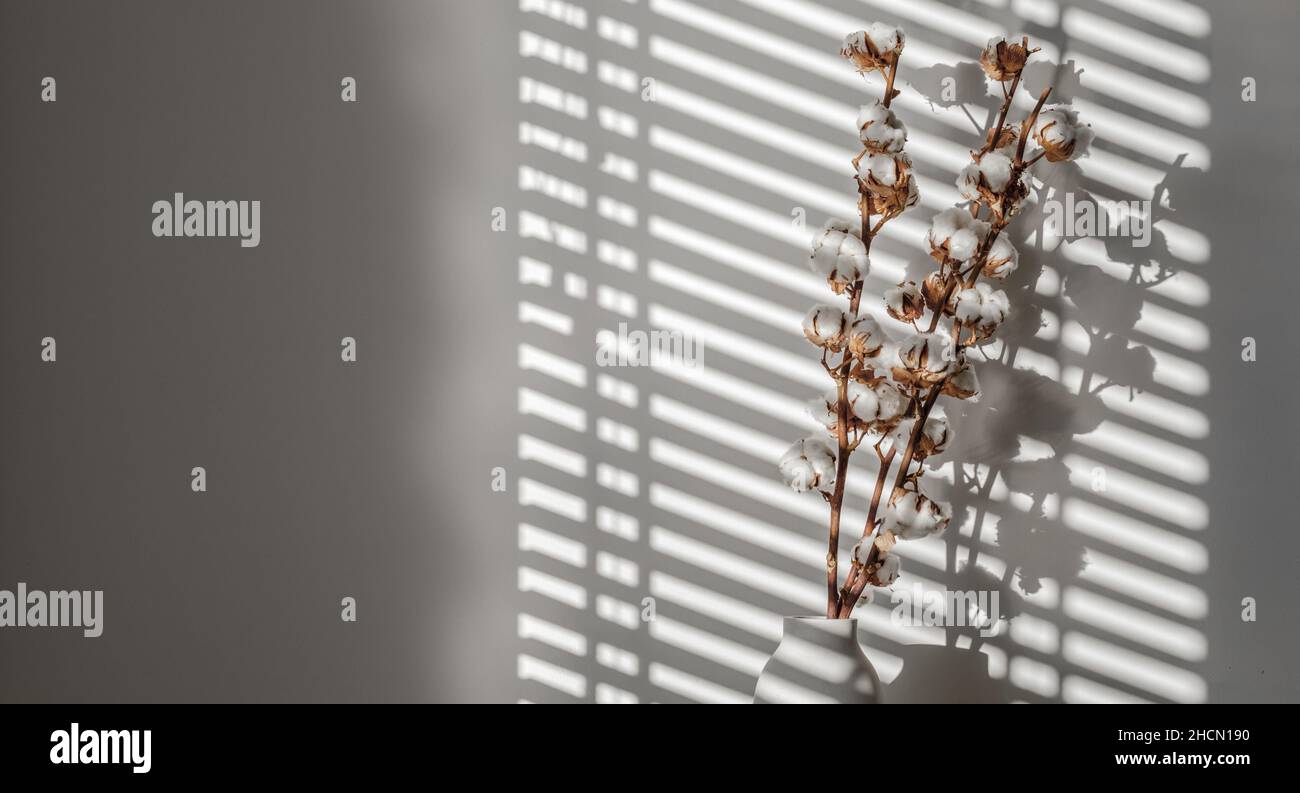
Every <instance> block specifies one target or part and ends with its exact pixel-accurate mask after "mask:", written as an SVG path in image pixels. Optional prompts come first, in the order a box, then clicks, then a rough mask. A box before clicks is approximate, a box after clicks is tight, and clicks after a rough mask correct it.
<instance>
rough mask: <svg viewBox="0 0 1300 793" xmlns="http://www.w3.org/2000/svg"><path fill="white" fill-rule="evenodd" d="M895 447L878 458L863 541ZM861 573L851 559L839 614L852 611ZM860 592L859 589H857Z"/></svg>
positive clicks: (858, 564) (856, 561) (878, 503)
mask: <svg viewBox="0 0 1300 793" xmlns="http://www.w3.org/2000/svg"><path fill="white" fill-rule="evenodd" d="M897 452H898V450H897V449H893V448H891V449H890V450H889V453H888V454H885V455H882V456H881V458H880V471H879V472H878V473H877V474H876V489H875V490H873V491H872V493H871V506H870V507H869V508H868V509H867V523H866V526H865V527H864V528H863V530H862V539H863V541H865V540H866V539H867V538H868V537H870V536H871V530H872V529H873V528H874V527H875V525H876V512H877V511H878V510H879V509H880V497H881V495H882V494H883V493H884V492H885V480H886V479H888V478H889V468H890V466H891V465H892V464H893V462H894V455H895V454H896V453H897ZM860 575H862V564H861V562H859V561H858V560H857V559H854V560H853V564H852V566H851V567H850V568H849V574H848V575H847V576H845V578H844V589H842V590H841V592H840V616H841V617H847V616H849V613H851V612H852V611H853V606H854V605H856V604H857V600H856V599H854V600H850V599H849V593H850V592H851V591H852V589H853V585H854V583H855V582H856V580H857V578H858V576H860ZM858 591H859V592H861V590H860V589H859V590H858Z"/></svg>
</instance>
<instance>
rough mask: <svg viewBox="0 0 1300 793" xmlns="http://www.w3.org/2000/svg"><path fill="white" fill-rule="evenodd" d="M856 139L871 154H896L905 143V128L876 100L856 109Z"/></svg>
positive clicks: (896, 117) (891, 112) (890, 111)
mask: <svg viewBox="0 0 1300 793" xmlns="http://www.w3.org/2000/svg"><path fill="white" fill-rule="evenodd" d="M858 138H859V139H860V140H861V141H862V145H863V146H865V147H866V149H867V151H869V152H871V153H873V154H897V153H898V152H901V151H902V150H903V146H904V144H906V143H907V127H906V126H904V125H903V122H902V121H900V120H899V119H898V116H896V115H894V111H892V110H890V109H889V108H887V107H885V106H884V105H883V104H882V103H881V102H880V101H879V100H876V101H875V102H873V103H872V104H869V105H863V106H862V107H861V108H859V109H858Z"/></svg>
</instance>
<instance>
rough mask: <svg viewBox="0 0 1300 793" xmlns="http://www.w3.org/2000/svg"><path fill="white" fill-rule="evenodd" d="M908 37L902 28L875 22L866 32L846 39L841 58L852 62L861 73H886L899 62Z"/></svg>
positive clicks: (860, 32) (841, 50) (863, 31)
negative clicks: (890, 66)
mask: <svg viewBox="0 0 1300 793" xmlns="http://www.w3.org/2000/svg"><path fill="white" fill-rule="evenodd" d="M906 43H907V37H906V35H905V34H904V33H903V29H902V28H897V27H894V26H893V25H888V24H885V23H884V22H873V23H872V24H871V25H870V26H869V27H868V28H867V29H866V30H859V31H857V32H856V33H850V34H849V35H847V36H845V37H844V43H843V45H842V46H841V47H840V57H841V58H844V59H846V60H849V61H852V62H853V65H854V66H856V67H857V69H858V71H860V72H869V71H874V70H876V69H879V70H881V71H884V70H885V69H886V68H888V67H889V65H890V64H892V63H894V62H895V61H897V60H898V56H899V54H900V53H902V51H903V45H904V44H906Z"/></svg>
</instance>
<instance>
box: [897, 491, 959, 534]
mask: <svg viewBox="0 0 1300 793" xmlns="http://www.w3.org/2000/svg"><path fill="white" fill-rule="evenodd" d="M951 519H952V508H951V507H949V506H948V505H947V504H946V503H944V502H942V501H933V500H931V499H930V498H928V497H926V496H925V495H923V494H921V493H919V492H913V491H904V492H902V493H900V494H897V495H895V496H894V497H893V498H891V499H890V500H889V505H888V507H886V509H885V511H884V521H883V524H882V528H883V529H884V530H886V531H892V532H893V533H894V534H895V535H897V537H898V539H900V540H916V539H920V538H922V537H929V536H932V535H937V534H941V533H942V532H943V530H944V529H945V528H947V527H948V521H949V520H951Z"/></svg>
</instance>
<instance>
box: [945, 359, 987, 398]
mask: <svg viewBox="0 0 1300 793" xmlns="http://www.w3.org/2000/svg"><path fill="white" fill-rule="evenodd" d="M942 393H943V394H944V395H945V396H950V397H956V398H957V399H966V400H969V401H971V402H978V401H979V395H980V381H979V378H978V377H976V376H975V369H974V367H972V366H971V365H970V364H968V363H967V364H962V365H961V367H960V368H959V369H957V371H956V372H954V373H953V375H952V376H951V377H949V378H948V379H947V380H946V381H944V384H943V392H942Z"/></svg>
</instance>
